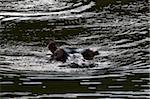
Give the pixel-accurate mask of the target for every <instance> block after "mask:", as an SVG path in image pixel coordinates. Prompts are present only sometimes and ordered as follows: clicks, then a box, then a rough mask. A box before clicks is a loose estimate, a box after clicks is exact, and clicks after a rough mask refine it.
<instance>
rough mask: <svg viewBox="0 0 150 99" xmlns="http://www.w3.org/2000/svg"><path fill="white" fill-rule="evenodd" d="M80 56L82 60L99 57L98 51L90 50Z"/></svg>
mask: <svg viewBox="0 0 150 99" xmlns="http://www.w3.org/2000/svg"><path fill="white" fill-rule="evenodd" d="M81 54H82V56H83V57H84V59H86V60H92V59H93V58H94V56H95V55H99V52H98V51H92V50H90V49H86V50H84V51H83V52H82V53H81Z"/></svg>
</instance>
